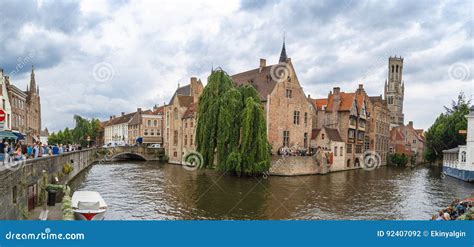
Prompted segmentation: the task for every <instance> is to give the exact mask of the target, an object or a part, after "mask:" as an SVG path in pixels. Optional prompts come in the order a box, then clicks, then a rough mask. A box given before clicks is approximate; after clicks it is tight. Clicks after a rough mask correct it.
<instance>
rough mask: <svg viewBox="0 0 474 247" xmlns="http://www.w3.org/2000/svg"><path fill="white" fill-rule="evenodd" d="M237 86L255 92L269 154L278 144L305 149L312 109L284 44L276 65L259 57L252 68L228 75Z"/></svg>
mask: <svg viewBox="0 0 474 247" xmlns="http://www.w3.org/2000/svg"><path fill="white" fill-rule="evenodd" d="M232 80H233V81H234V82H235V83H236V84H237V85H246V84H248V85H252V86H253V87H254V88H255V89H256V90H257V92H258V93H259V96H260V100H261V102H262V105H263V108H264V111H265V118H266V122H267V134H268V141H269V143H270V145H271V147H272V153H274V154H275V153H277V151H278V149H280V148H282V147H289V148H292V149H309V144H310V137H311V130H312V117H311V116H312V115H313V114H314V109H313V107H312V105H311V103H310V102H309V101H308V100H307V98H306V96H305V93H304V91H303V88H302V87H301V85H300V82H299V80H298V76H297V75H296V71H295V69H294V67H293V63H292V61H291V59H290V58H288V57H287V55H286V48H285V43H283V48H282V51H281V54H280V59H279V63H278V64H274V65H267V64H266V60H265V59H260V66H259V67H258V68H256V69H252V70H249V71H245V72H242V73H238V74H235V75H233V76H232Z"/></svg>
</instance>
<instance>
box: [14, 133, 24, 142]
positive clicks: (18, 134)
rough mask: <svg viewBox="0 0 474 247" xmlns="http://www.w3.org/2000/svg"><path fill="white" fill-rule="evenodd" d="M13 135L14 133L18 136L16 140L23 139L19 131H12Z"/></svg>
mask: <svg viewBox="0 0 474 247" xmlns="http://www.w3.org/2000/svg"><path fill="white" fill-rule="evenodd" d="M12 133H13V134H14V135H16V137H18V140H25V136H23V135H22V134H21V133H19V132H12Z"/></svg>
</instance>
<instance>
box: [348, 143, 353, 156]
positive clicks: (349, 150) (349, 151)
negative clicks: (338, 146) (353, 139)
mask: <svg viewBox="0 0 474 247" xmlns="http://www.w3.org/2000/svg"><path fill="white" fill-rule="evenodd" d="M347 153H348V154H351V153H352V144H347Z"/></svg>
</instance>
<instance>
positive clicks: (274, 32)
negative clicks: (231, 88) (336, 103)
mask: <svg viewBox="0 0 474 247" xmlns="http://www.w3.org/2000/svg"><path fill="white" fill-rule="evenodd" d="M473 15H474V3H473V2H472V1H467V0H466V1H448V2H439V1H385V0H384V1H367V2H365V1H354V0H341V1H276V0H275V1H191V0H189V1H161V2H160V1H151V0H150V1H125V0H123V1H97V0H90V1H81V2H76V1H68V0H62V1H51V0H47V1H15V0H2V1H1V8H0V17H1V18H0V67H1V68H3V69H4V72H5V74H8V75H10V76H11V77H12V79H11V81H12V83H14V84H15V85H17V86H19V87H20V88H23V89H25V88H26V85H27V83H28V81H29V73H30V70H31V65H34V66H35V68H36V69H35V71H36V82H37V84H39V86H40V94H41V103H42V114H43V126H47V127H48V128H49V129H50V130H58V129H62V128H64V127H66V126H73V115H74V114H79V115H81V116H84V117H88V118H91V117H98V118H101V119H107V118H108V116H110V115H114V114H115V115H118V114H120V112H122V111H125V112H131V111H134V110H136V108H137V107H142V108H150V107H152V106H153V105H154V104H158V105H162V104H163V103H164V102H168V100H169V99H170V97H171V95H172V93H173V92H174V90H175V89H176V88H177V86H178V84H181V85H184V84H186V83H188V82H189V78H190V77H191V76H197V77H199V78H201V79H202V80H203V82H204V83H205V82H206V79H207V76H208V74H209V71H210V70H211V68H212V66H214V67H218V66H220V67H222V68H223V69H224V70H226V71H227V72H228V73H229V74H235V73H238V72H242V71H245V70H249V69H253V68H255V67H257V66H258V64H259V58H266V59H267V64H273V63H276V62H277V60H278V57H279V53H280V50H281V45H282V39H283V34H284V33H286V44H287V52H288V55H289V56H290V57H291V58H292V61H293V64H294V65H295V68H296V71H297V74H298V77H299V79H300V82H301V84H302V86H303V88H304V90H305V92H306V93H307V94H311V96H312V97H324V96H327V93H328V92H329V91H330V90H331V89H332V87H334V86H340V87H341V90H343V91H354V90H355V89H356V87H357V84H360V83H363V84H364V85H365V88H366V91H367V92H368V93H369V94H370V95H380V94H382V93H383V85H384V81H385V78H386V75H387V60H388V57H389V56H394V55H396V56H402V57H404V59H405V60H404V68H405V69H404V81H405V91H406V92H405V120H406V121H408V120H413V121H414V122H415V125H417V127H420V128H428V127H429V126H430V125H431V123H432V122H433V121H434V119H435V118H436V116H437V115H438V114H439V113H440V112H441V111H443V105H449V104H450V102H451V100H452V99H454V98H456V96H457V94H458V93H459V92H460V91H464V92H465V94H466V95H467V96H468V97H472V96H473V94H474V83H473V73H474V65H473V64H474V63H473V57H474V56H473V55H474V44H473V28H472V27H473V26H474V16H473Z"/></svg>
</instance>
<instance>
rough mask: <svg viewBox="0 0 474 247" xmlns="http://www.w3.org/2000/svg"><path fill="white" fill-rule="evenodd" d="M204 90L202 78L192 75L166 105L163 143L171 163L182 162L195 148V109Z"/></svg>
mask: <svg viewBox="0 0 474 247" xmlns="http://www.w3.org/2000/svg"><path fill="white" fill-rule="evenodd" d="M203 90H204V86H203V85H202V82H201V80H198V79H197V78H195V77H191V80H190V83H189V84H188V85H186V86H183V87H178V89H177V90H176V91H175V93H174V94H173V97H172V98H171V100H170V102H169V104H168V105H166V106H165V107H164V126H163V132H164V133H163V134H164V140H163V143H164V148H165V152H166V154H167V155H168V157H169V162H170V163H176V164H181V162H182V157H183V155H185V154H186V152H187V151H189V150H194V142H195V141H194V137H195V134H193V133H194V132H195V126H196V119H195V117H196V116H195V109H196V104H197V103H198V100H199V97H200V96H201V94H202V92H203ZM191 143H192V144H191Z"/></svg>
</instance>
